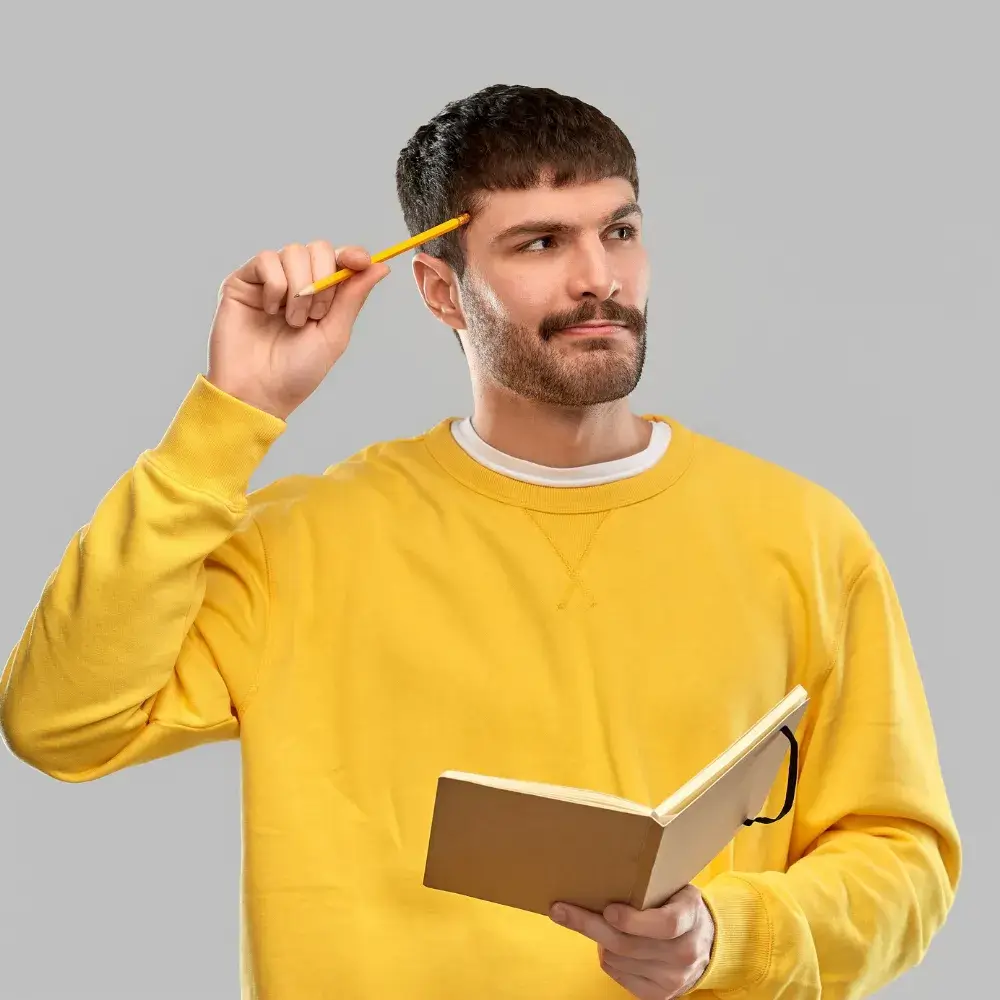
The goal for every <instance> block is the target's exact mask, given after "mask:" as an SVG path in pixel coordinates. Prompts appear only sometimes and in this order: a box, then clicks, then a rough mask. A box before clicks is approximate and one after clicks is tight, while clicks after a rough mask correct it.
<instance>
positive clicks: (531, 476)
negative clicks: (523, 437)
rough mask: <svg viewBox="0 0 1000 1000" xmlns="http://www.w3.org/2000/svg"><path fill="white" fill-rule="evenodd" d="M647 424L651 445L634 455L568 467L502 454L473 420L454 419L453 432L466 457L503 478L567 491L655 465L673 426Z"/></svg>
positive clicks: (610, 480)
mask: <svg viewBox="0 0 1000 1000" xmlns="http://www.w3.org/2000/svg"><path fill="white" fill-rule="evenodd" d="M647 423H649V424H650V425H651V428H652V433H651V434H650V437H649V442H648V444H647V445H646V447H645V448H643V449H642V450H641V451H638V452H636V453H635V454H634V455H626V456H625V457H624V458H618V459H612V460H611V461H607V462H595V463H593V464H590V465H577V466H571V467H568V468H562V467H554V466H548V465H539V464H538V463H537V462H529V461H528V460H527V459H523V458H516V457H515V456H513V455H508V454H507V453H506V452H503V451H499V450H498V449H496V448H494V447H493V446H492V445H490V444H489V443H488V442H486V441H484V440H483V439H482V438H481V437H480V436H479V434H478V432H477V431H476V428H475V425H474V424H473V422H472V418H471V417H466V418H465V419H464V420H453V421H452V422H451V433H452V437H454V438H455V440H456V441H457V442H458V444H459V446H460V447H461V448H462V449H463V450H464V451H465V452H466V454H468V455H470V456H471V457H472V458H474V459H475V460H476V461H477V462H478V463H479V464H480V465H485V466H486V467H487V468H488V469H492V470H493V471H494V472H498V473H500V475H502V476H509V477H510V478H511V479H520V480H523V481H524V482H526V483H535V484H536V485H538V486H556V487H558V488H560V489H568V488H571V487H574V486H600V485H601V484H602V483H611V482H616V481H617V480H620V479H630V478H631V477H633V476H637V475H640V474H641V473H643V472H646V471H647V470H648V469H651V468H652V467H653V466H654V465H656V463H657V462H658V461H659V460H660V459H661V458H663V456H664V454H665V453H666V451H667V448H668V447H669V445H670V425H669V424H666V423H663V422H662V421H655V420H649V421H647Z"/></svg>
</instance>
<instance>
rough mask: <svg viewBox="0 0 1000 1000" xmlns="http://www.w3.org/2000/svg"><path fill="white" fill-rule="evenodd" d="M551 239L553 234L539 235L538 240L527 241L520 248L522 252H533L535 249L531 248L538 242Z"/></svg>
mask: <svg viewBox="0 0 1000 1000" xmlns="http://www.w3.org/2000/svg"><path fill="white" fill-rule="evenodd" d="M551 239H552V237H551V236H539V237H538V239H537V240H532V241H531V242H530V243H525V245H524V246H523V247H521V248H520V249H521V252H522V253H532V252H533V251H532V249H531V248H532V247H533V246H534V245H535V244H536V243H543V242H544V241H545V240H551Z"/></svg>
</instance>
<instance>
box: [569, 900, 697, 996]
mask: <svg viewBox="0 0 1000 1000" xmlns="http://www.w3.org/2000/svg"><path fill="white" fill-rule="evenodd" d="M560 911H561V912H560ZM560 915H563V916H565V919H564V920H560V919H559V917H560ZM552 919H553V920H555V921H556V923H560V924H562V925H563V926H564V927H568V928H569V929H570V930H573V931H577V932H578V933H580V934H583V935H584V936H585V937H588V938H590V939H591V940H592V941H595V942H596V943H597V950H598V955H599V957H600V962H601V968H602V969H603V970H604V971H605V972H606V973H607V974H608V975H609V976H610V977H611V978H612V979H613V980H615V982H617V983H618V984H620V985H621V986H623V987H624V988H625V989H626V990H628V991H629V993H631V994H632V995H633V996H634V997H638V998H639V1000H670V998H672V997H679V996H682V995H683V994H684V993H686V992H688V991H689V990H691V988H692V987H693V986H695V985H696V983H697V982H698V980H699V979H701V977H702V974H703V973H704V971H705V969H706V967H707V966H708V960H709V958H710V957H711V954H712V944H713V942H714V940H715V923H714V922H713V920H712V915H711V913H710V912H709V910H708V907H707V906H706V905H705V901H704V900H703V899H702V895H701V893H700V892H699V891H698V889H697V888H695V887H694V886H693V885H688V886H685V887H684V888H683V889H681V890H680V891H679V892H677V893H676V894H675V895H673V896H672V897H671V898H670V899H669V900H667V902H666V903H664V904H663V906H660V907H657V908H656V909H651V910H636V909H633V908H632V907H631V906H625V905H623V904H621V903H616V904H614V905H612V906H609V907H608V908H607V909H606V910H605V911H604V914H603V915H602V914H600V913H592V912H591V911H590V910H584V909H581V908H580V907H578V906H571V905H570V904H569V903H557V904H556V905H555V906H554V907H553V908H552Z"/></svg>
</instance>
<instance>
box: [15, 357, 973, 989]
mask: <svg viewBox="0 0 1000 1000" xmlns="http://www.w3.org/2000/svg"><path fill="white" fill-rule="evenodd" d="M649 419H652V420H666V421H667V423H669V425H670V427H671V432H672V438H671V441H670V446H669V448H668V450H667V452H666V454H665V456H664V457H663V458H662V459H661V460H660V461H659V462H658V463H657V464H656V465H655V466H654V467H653V468H652V469H650V470H648V471H646V472H643V473H641V474H639V475H637V476H635V477H633V478H631V479H625V480H621V481H618V482H613V483H608V484H603V485H597V486H588V487H571V488H560V487H553V486H540V485H534V484H528V483H524V482H519V481H517V480H514V479H511V478H507V477H504V476H502V475H499V474H498V473H496V472H494V471H491V470H489V469H487V468H485V467H484V466H482V465H479V464H478V463H476V462H475V461H474V460H473V459H471V458H470V457H469V456H468V455H467V454H466V453H465V452H464V451H463V450H462V449H461V447H460V446H459V445H458V444H457V443H456V442H455V440H454V439H453V437H452V436H451V433H450V431H449V423H450V422H449V421H443V422H441V423H440V424H439V425H438V426H436V427H434V428H432V429H431V430H430V431H429V432H428V433H426V434H423V435H421V436H419V437H415V438H413V439H410V440H399V441H393V442H390V443H387V444H381V445H377V446H373V447H371V448H368V449H366V450H364V451H363V452H362V453H360V454H359V455H357V456H355V457H353V458H351V459H350V460H347V461H344V462H342V463H340V464H338V465H336V466H334V467H332V468H330V469H328V470H327V471H326V472H325V474H323V475H317V476H311V475H301V476H291V477H288V478H284V479H281V480H278V481H277V482H274V483H272V484H270V485H268V486H266V487H264V488H262V489H260V490H256V491H253V492H250V490H249V486H248V484H249V481H250V477H251V476H252V474H253V473H254V471H255V470H256V469H257V467H258V465H259V463H260V462H261V460H262V458H263V457H264V455H265V454H266V453H267V451H268V449H269V448H270V446H271V445H272V444H273V443H274V442H275V440H276V439H277V438H278V437H279V436H280V435H281V434H282V433H283V432H284V430H285V424H284V423H283V422H282V421H280V420H278V419H276V418H274V417H272V416H270V415H268V414H266V413H263V412H261V411H259V410H256V409H254V408H253V407H251V406H248V405H246V404H245V403H243V402H241V401H239V400H237V399H234V398H232V397H230V396H228V395H226V394H225V393H223V392H221V391H220V390H218V389H217V388H216V387H214V386H212V385H211V384H210V383H208V382H207V381H206V380H205V379H204V378H203V377H201V376H199V377H198V378H197V379H196V381H195V383H194V385H193V386H192V388H191V390H190V392H189V394H188V395H187V396H186V398H185V399H184V401H183V402H182V404H181V406H180V408H179V409H178V411H177V414H176V416H175V417H174V419H173V421H172V422H171V424H170V426H169V428H168V430H167V433H166V434H165V435H164V437H163V439H162V440H161V442H160V443H159V444H158V445H157V446H156V447H154V448H152V449H150V450H148V451H146V452H144V453H143V454H141V455H140V456H139V458H138V460H137V461H136V463H135V465H134V467H133V468H132V469H131V470H129V471H128V472H127V473H126V474H125V475H124V476H123V477H122V478H121V479H120V480H119V481H118V482H117V484H116V485H115V486H114V487H113V488H112V489H111V490H110V492H109V493H108V494H107V495H106V496H105V497H104V498H103V500H102V501H101V503H100V505H99V506H98V508H97V510H96V511H95V513H94V516H93V518H92V520H91V521H90V523H89V524H88V525H87V526H86V527H85V528H84V529H82V530H81V531H80V532H79V534H78V535H77V536H76V537H74V538H73V540H72V542H71V543H70V545H69V546H68V548H67V549H66V551H65V554H64V556H63V558H62V561H61V563H60V565H59V566H58V568H57V569H56V571H55V572H54V574H53V575H52V576H51V577H50V578H49V580H48V581H47V583H46V585H45V588H44V591H43V593H42V595H41V599H40V602H39V604H38V606H37V608H36V609H35V611H34V612H33V614H32V616H31V619H30V621H29V622H28V624H27V627H26V628H25V630H24V633H23V635H22V637H21V639H20V641H19V643H18V644H17V646H16V647H15V648H14V650H13V652H12V654H11V656H10V658H9V660H8V661H7V663H6V667H5V669H4V672H3V675H2V680H0V698H2V716H0V718H2V726H3V732H4V734H5V737H6V739H7V741H8V744H9V746H10V748H11V749H12V750H13V752H14V753H15V754H17V755H18V756H19V757H20V758H22V759H23V760H24V761H26V762H27V763H28V764H30V765H32V766H33V767H35V768H38V769H40V770H41V771H43V772H45V773H47V774H49V775H51V776H53V777H54V778H57V779H60V780H62V781H71V782H79V781H89V780H92V779H95V778H99V777H101V776H102V775H106V774H109V773H110V772H112V771H116V770H118V769H121V768H124V767H129V766H133V765H136V764H139V763H141V762H144V761H149V760H151V759H153V758H157V757H162V756H164V755H166V754H172V753H176V752H178V751H182V750H184V749H186V748H190V747H194V746H196V745H198V744H205V743H208V742H211V741H215V740H226V739H235V738H239V739H240V741H241V752H242V760H243V785H244V787H243V803H244V819H243V849H244V856H243V865H244V872H243V915H244V919H243V928H244V933H243V947H242V955H241V958H242V961H241V969H242V982H243V996H244V997H245V998H251V997H256V998H259V1000H307V998H330V997H345V998H346V997H350V998H371V1000H376V998H377V1000H382V998H388V997H406V998H408V1000H451V998H454V1000H460V998H461V1000H469V998H472V997H488V998H490V1000H500V998H517V1000H524V998H526V997H545V998H546V1000H597V998H601V997H607V998H609V1000H610V998H617V997H621V996H623V993H622V991H621V989H620V987H618V986H617V985H616V984H615V983H614V982H612V981H611V980H610V979H609V978H608V977H607V976H606V975H605V974H604V973H603V972H602V971H601V970H600V967H599V964H598V958H597V953H596V946H594V945H593V944H592V943H591V942H589V941H588V940H587V939H585V938H583V937H581V936H580V935H578V934H576V933H574V932H573V931H569V930H566V929H564V928H561V927H559V926H557V925H556V924H554V923H552V922H550V921H549V920H548V919H547V918H545V917H543V916H540V915H537V914H531V913H524V912H521V911H518V910H514V909H511V908H507V907H502V906H497V905H493V904H490V903H486V902H482V901H477V900H472V899H467V898H464V897H460V896H457V895H453V894H450V893H442V892H436V891H434V890H431V889H427V888H425V887H424V886H423V885H422V877H423V865H424V857H425V850H426V846H427V838H428V832H429V828H430V819H431V811H432V806H433V799H434V794H435V787H436V779H437V777H438V775H439V774H440V772H442V771H444V770H447V769H458V770H465V771H476V772H483V773H486V774H493V775H508V776H511V777H516V778H521V779H527V780H536V781H544V782H554V783H556V784H564V785H576V786H582V787H586V788H591V789H597V790H599V791H604V792H609V793H613V794H617V795H623V796H626V797H628V798H630V799H635V800H639V801H644V802H647V803H650V804H654V803H656V802H658V801H660V800H661V799H662V798H664V797H665V796H666V795H667V794H668V793H669V792H671V791H673V790H674V789H675V788H676V787H677V786H679V785H680V784H681V783H682V782H684V781H685V780H686V779H688V778H689V777H690V776H691V775H692V774H694V773H695V772H696V771H697V770H699V769H700V768H701V767H702V765H704V764H705V763H706V762H707V761H709V760H710V759H711V758H712V757H714V756H715V755H716V754H717V753H718V752H719V751H721V750H722V749H724V748H725V747H726V746H727V745H728V744H729V742H730V741H731V740H732V739H734V738H735V737H737V736H738V735H739V734H740V733H742V732H743V731H744V730H745V729H746V728H747V727H748V726H749V725H750V724H752V723H753V722H754V721H755V720H756V719H757V718H758V717H759V716H760V715H761V714H762V713H763V712H764V711H765V710H766V709H768V708H769V707H771V706H772V705H773V704H774V703H775V702H776V701H778V700H779V698H781V697H782V696H783V695H784V694H785V693H786V692H787V691H788V690H789V688H791V687H792V686H793V685H794V684H796V683H801V684H802V685H803V686H804V687H805V688H806V690H807V691H808V692H809V694H810V696H811V699H812V700H811V705H810V709H809V712H808V715H807V716H806V718H805V720H804V721H803V723H802V726H801V728H800V731H799V733H798V736H799V741H800V749H801V756H800V775H799V782H798V790H797V800H796V803H795V806H794V809H793V811H792V813H791V814H790V815H789V816H787V817H786V818H785V819H784V820H782V821H781V822H779V823H776V824H773V825H770V826H765V825H760V824H757V825H755V826H752V827H745V828H743V829H742V830H741V831H740V832H739V833H738V834H737V836H736V838H735V840H734V841H733V843H732V844H731V845H730V846H729V847H728V848H727V849H726V850H725V851H723V852H722V853H721V854H720V855H719V857H717V858H716V859H715V860H714V861H713V862H712V863H711V864H710V865H709V866H708V867H707V868H706V869H705V871H703V872H702V873H701V874H700V875H699V876H698V878H697V879H696V880H695V883H696V884H697V885H698V886H699V887H701V888H702V890H703V892H704V894H705V898H706V901H707V903H708V905H709V907H710V909H711V911H712V913H713V916H714V918H715V920H716V923H717V937H716V943H715V948H714V952H713V956H712V961H711V965H710V966H709V968H708V970H707V973H706V975H705V977H704V979H703V980H702V982H701V983H700V984H699V988H698V992H697V993H696V994H695V995H696V996H708V995H719V994H722V993H724V992H725V991H729V990H743V991H744V992H742V993H740V996H741V997H744V998H746V1000H758V998H760V1000H764V998H773V997H779V996H780V997H782V998H784V1000H807V998H808V1000H817V998H820V997H822V1000H840V998H847V997H861V996H863V995H865V994H867V993H869V992H871V991H872V990H874V989H876V988H877V987H879V986H881V985H882V984H884V983H886V982H888V981H889V980H891V979H892V978H894V977H895V976H897V975H898V974H899V973H900V972H902V971H903V970H905V969H907V968H909V967H911V966H913V965H914V964H915V963H917V962H918V961H919V960H920V959H921V958H922V956H923V955H924V953H925V951H926V949H927V947H928V944H929V942H930V940H931V938H932V937H933V935H934V934H935V932H936V931H937V930H938V928H940V927H941V924H942V922H943V921H944V919H945V917H946V914H947V913H948V910H949V907H950V905H951V903H952V900H953V897H954V892H955V889H956V886H957V883H958V879H959V872H960V858H961V852H960V843H959V838H958V835H957V833H956V828H955V824H954V822H953V818H952V815H951V812H950V808H949V803H948V799H947V797H946V793H945V788H944V784H943V781H942V776H941V772H940V769H939V763H938V758H937V750H936V746H935V738H934V732H933V730H932V725H931V719H930V716H929V713H928V707H927V704H926V701H925V696H924V693H923V689H922V686H921V681H920V677H919V674H918V670H917V665H916V663H915V662H914V656H913V652H912V650H911V646H910V642H909V639H908V637H907V631H906V626H905V624H904V620H903V615H902V613H901V611H900V607H899V604H898V602H897V597H896V594H895V592H894V590H893V586H892V582H891V580H890V577H889V574H888V572H887V570H886V566H885V564H884V563H883V561H882V559H881V558H880V556H879V554H878V552H877V551H876V549H875V547H874V546H873V544H872V541H871V540H870V538H869V537H868V535H867V534H866V532H865V531H864V530H863V528H862V527H861V526H860V524H859V523H858V521H857V520H856V519H855V518H854V517H853V516H852V515H851V513H849V511H848V510H847V509H846V508H845V506H844V505H843V504H842V503H841V502H839V501H838V500H836V499H835V498H834V497H832V496H831V495H830V494H828V493H827V492H825V491H824V490H823V489H821V488H820V487H818V486H815V485H812V484H810V483H809V482H807V481H804V480H803V479H801V478H799V477H797V476H795V475H794V474H792V473H790V472H787V471H783V470H781V469H780V468H777V467H775V466H773V465H771V464H769V463H767V462H765V461H763V460H761V459H757V458H754V457H751V456H749V455H747V454H745V453H743V452H741V451H739V450H737V449H734V448H732V447H729V446H726V445H724V444H722V443H719V442H716V441H714V440H712V439H710V438H708V437H705V436H702V435H699V434H697V433H695V432H693V431H691V430H689V429H687V428H686V427H684V426H682V425H681V424H679V423H677V422H676V421H674V420H672V419H667V418H664V417H660V416H650V417H649ZM784 791H785V782H784V773H783V772H782V773H781V774H780V775H779V779H778V780H777V781H776V782H775V787H774V789H773V791H772V797H771V798H770V799H769V800H768V803H767V804H766V806H765V809H764V812H767V813H768V814H769V815H773V814H774V813H775V811H776V810H777V809H779V808H780V804H781V799H782V797H783V794H784ZM172 960H174V961H181V962H183V960H184V957H183V956H182V955H181V956H173V957H172Z"/></svg>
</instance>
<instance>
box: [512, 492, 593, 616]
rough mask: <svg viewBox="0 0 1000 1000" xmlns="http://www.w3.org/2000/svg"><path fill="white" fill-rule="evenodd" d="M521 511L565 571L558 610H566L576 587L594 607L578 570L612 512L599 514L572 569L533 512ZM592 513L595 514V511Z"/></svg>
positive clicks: (591, 595)
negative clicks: (566, 578)
mask: <svg viewBox="0 0 1000 1000" xmlns="http://www.w3.org/2000/svg"><path fill="white" fill-rule="evenodd" d="M521 509H522V510H523V511H524V513H525V515H526V516H527V517H528V519H529V520H530V521H531V522H532V524H534V525H535V527H536V528H538V530H539V531H540V532H541V533H542V536H543V537H544V538H545V540H546V541H547V542H548V543H549V545H550V547H551V548H552V551H553V552H555V554H556V556H558V558H559V561H560V562H561V563H562V564H563V566H564V567H565V569H566V575H567V576H568V577H569V584H568V585H567V587H566V589H565V590H564V591H563V595H562V597H561V598H560V600H559V603H558V605H557V607H558V608H559V610H560V611H562V610H564V609H565V608H566V606H567V605H568V604H569V600H570V598H571V597H572V596H573V591H574V589H576V588H577V587H579V588H580V590H581V592H582V593H583V594H584V595H585V596H586V598H587V600H588V602H589V604H590V607H594V606H596V604H597V598H596V597H595V596H594V594H593V593H591V591H590V588H589V587H587V585H586V584H585V583H584V582H583V580H581V579H580V570H581V569H582V568H583V564H584V562H586V559H587V556H588V555H589V554H590V550H591V548H592V546H593V544H594V539H595V538H596V537H597V533H598V532H599V531H600V530H601V528H602V527H603V525H604V522H605V521H607V519H608V517H610V515H611V513H612V511H610V510H605V511H601V512H600V515H601V517H600V520H599V521H598V522H597V525H596V526H595V527H594V530H593V531H592V532H591V533H590V538H589V539H587V544H586V545H585V546H584V548H583V552H581V553H580V558H579V559H577V561H576V566H575V567H574V566H573V565H571V564H570V561H569V560H568V559H567V558H566V556H564V555H563V553H562V550H561V549H560V548H559V546H558V545H556V543H555V542H554V541H553V539H552V536H551V535H550V534H549V533H548V532H547V531H546V530H545V526H544V525H543V524H542V523H541V521H539V520H538V518H536V517H535V514H534V512H533V511H531V510H528V509H527V508H524V507H522V508H521ZM594 513H597V512H596V511H595V512H594ZM570 516H572V515H570Z"/></svg>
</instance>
